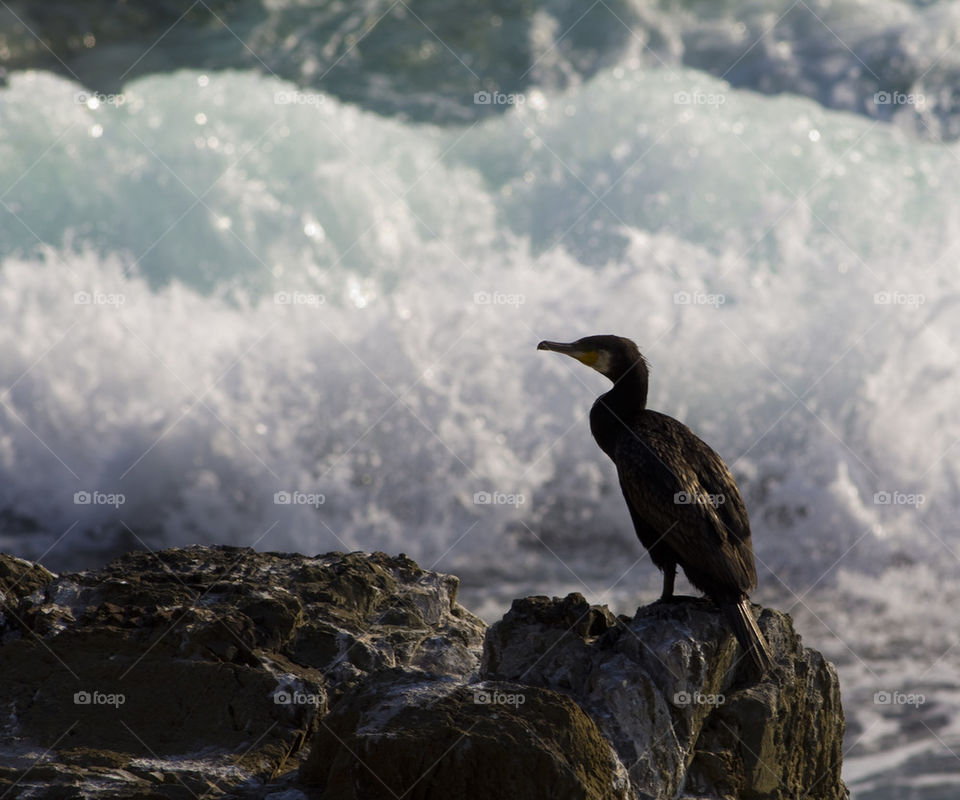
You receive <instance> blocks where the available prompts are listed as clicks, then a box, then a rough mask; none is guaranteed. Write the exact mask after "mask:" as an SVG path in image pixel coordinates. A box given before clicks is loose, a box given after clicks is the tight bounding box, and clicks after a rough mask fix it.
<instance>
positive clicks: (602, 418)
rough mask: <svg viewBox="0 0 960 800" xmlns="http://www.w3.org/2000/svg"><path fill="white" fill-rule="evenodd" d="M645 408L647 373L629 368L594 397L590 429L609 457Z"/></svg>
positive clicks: (611, 456)
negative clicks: (602, 392) (620, 437)
mask: <svg viewBox="0 0 960 800" xmlns="http://www.w3.org/2000/svg"><path fill="white" fill-rule="evenodd" d="M646 407H647V376H646V375H645V374H642V373H640V371H639V370H631V371H630V372H628V373H627V374H626V375H624V376H623V377H622V378H621V379H620V380H618V381H617V382H616V383H615V384H614V385H613V388H612V389H611V390H610V391H609V392H607V393H606V394H602V395H600V396H599V397H598V398H597V400H596V402H595V403H594V404H593V408H592V409H590V431H591V432H592V433H593V438H594V439H596V440H597V444H599V445H600V449H601V450H603V452H605V453H606V454H607V455H608V456H610V458H613V452H614V449H615V447H616V442H617V439H618V438H619V436H620V435H621V434H623V433H625V432H626V431H627V430H628V429H629V426H630V423H631V422H632V421H633V420H634V419H635V418H636V416H637V415H638V414H640V413H642V412H643V410H644V409H645V408H646Z"/></svg>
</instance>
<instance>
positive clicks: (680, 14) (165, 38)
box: [0, 2, 960, 800]
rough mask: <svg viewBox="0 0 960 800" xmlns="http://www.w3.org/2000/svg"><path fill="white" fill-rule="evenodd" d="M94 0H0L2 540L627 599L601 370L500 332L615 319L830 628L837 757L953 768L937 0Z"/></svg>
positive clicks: (916, 789)
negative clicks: (385, 569) (210, 554)
mask: <svg viewBox="0 0 960 800" xmlns="http://www.w3.org/2000/svg"><path fill="white" fill-rule="evenodd" d="M95 5H96V4H91V5H90V8H89V10H88V11H85V12H83V13H80V12H78V13H80V17H79V20H80V21H79V26H80V29H82V30H84V31H88V32H86V33H84V34H82V35H79V34H77V33H76V30H74V28H75V27H76V20H75V21H74V28H70V29H69V30H67V29H64V30H57V28H56V23H53V22H51V21H50V20H49V19H46V18H37V14H36V12H31V10H30V8H29V7H28V6H24V7H23V8H21V7H20V6H18V5H16V4H11V5H9V6H7V7H5V10H4V14H3V16H2V17H0V21H2V23H3V26H2V29H0V30H2V32H0V59H2V60H3V63H5V64H6V69H7V72H6V80H5V84H4V85H3V86H2V87H0V474H2V478H3V479H2V480H0V549H3V550H5V551H10V552H14V553H16V554H18V555H21V556H24V557H27V558H32V559H39V560H41V561H42V562H43V563H45V564H47V565H48V566H49V567H50V568H52V569H55V570H67V569H78V568H83V567H88V566H95V565H97V564H100V563H103V562H104V561H105V560H106V559H108V558H110V557H111V556H113V555H115V554H116V553H119V552H122V551H125V550H128V549H131V548H150V549H159V548H162V547H167V546H172V545H184V544H190V543H195V542H204V543H208V542H209V543H212V542H217V543H230V544H238V545H250V546H254V547H256V548H258V549H262V550H290V551H299V552H305V553H320V552H325V551H328V550H354V549H362V550H376V549H380V550H385V551H388V552H392V553H396V552H405V553H407V554H408V555H410V556H411V557H413V558H415V559H417V560H418V562H419V563H420V564H421V565H423V566H425V567H431V568H435V569H440V570H444V571H449V572H454V573H456V574H458V575H460V576H461V579H462V588H461V599H462V601H463V602H464V603H465V604H466V605H467V606H468V607H470V608H472V609H473V610H475V611H477V612H478V613H481V615H483V616H484V617H486V618H487V619H489V620H493V619H496V618H498V617H499V615H500V614H502V613H503V611H504V609H505V608H506V607H507V606H508V604H509V601H510V599H511V598H513V597H516V596H521V595H524V594H531V593H533V594H552V595H562V594H564V593H566V592H569V591H580V592H582V593H583V594H584V595H586V596H587V597H588V598H589V599H590V600H591V601H592V602H606V603H608V604H609V605H610V606H611V608H613V609H614V610H615V611H617V612H622V613H631V612H632V611H633V609H634V608H635V607H636V606H637V605H638V604H640V603H642V602H648V601H649V600H651V599H653V598H654V597H655V596H656V594H657V593H658V591H659V574H658V573H657V572H656V570H655V569H654V568H653V567H652V566H651V564H650V563H649V560H648V559H647V558H646V557H645V555H644V553H643V550H642V547H641V546H640V545H639V543H638V542H637V541H636V538H635V536H634V535H633V532H632V529H631V526H630V521H629V518H628V515H627V513H626V509H625V506H624V504H623V501H622V498H621V497H620V493H619V488H618V486H617V483H616V479H615V475H614V472H613V468H612V465H611V464H610V463H609V462H608V461H607V459H606V457H605V456H604V455H603V454H602V453H601V452H600V450H599V449H598V448H597V447H596V445H595V443H594V442H593V441H592V439H591V437H590V433H589V427H588V423H587V418H586V414H587V412H588V410H589V407H590V404H591V403H592V402H593V399H594V397H595V396H596V395H597V394H599V393H600V392H602V391H604V390H605V379H603V378H602V377H600V376H599V375H597V374H595V373H593V372H591V371H589V370H586V369H584V368H583V367H582V366H580V365H578V364H576V363H575V362H573V361H571V360H569V359H561V358H560V357H558V356H556V355H553V354H549V353H542V352H539V353H538V352H537V351H536V349H535V348H536V343H537V341H539V340H540V339H541V338H550V339H573V338H576V337H579V336H582V335H586V334H589V333H606V332H610V333H619V334H622V335H627V336H630V337H631V338H634V339H635V340H636V341H637V342H638V344H639V345H640V348H641V350H642V351H643V352H644V353H645V354H646V355H647V357H648V359H649V361H650V362H651V364H652V376H651V397H650V406H651V407H652V408H656V409H658V410H661V411H664V412H666V413H669V414H671V415H673V416H676V417H678V418H680V419H682V420H684V421H685V422H687V423H688V424H689V425H691V426H692V427H693V428H694V430H696V431H697V432H698V433H699V434H700V435H701V436H702V437H703V438H704V439H706V440H707V441H708V442H710V443H711V444H712V445H713V446H714V447H715V448H716V449H717V450H718V451H719V452H720V453H721V455H723V456H724V458H725V459H726V460H727V462H728V463H729V464H730V465H731V467H732V469H733V471H734V473H735V475H736V477H737V479H738V482H739V485H740V487H741V489H742V492H743V494H744V497H745V499H746V501H747V504H748V508H749V511H750V516H751V522H752V528H753V534H754V546H755V551H756V555H757V559H758V572H759V576H760V588H759V589H758V591H757V593H756V595H755V599H756V600H757V601H758V602H762V603H765V604H769V605H774V606H776V607H778V608H782V609H784V610H788V611H790V612H791V613H792V614H793V615H794V617H795V620H796V623H797V626H798V629H799V630H800V631H801V633H802V634H803V635H804V638H805V641H806V642H807V643H808V644H809V645H811V646H813V647H817V648H818V649H821V650H823V651H824V652H825V653H826V654H827V655H828V657H830V658H831V659H832V660H834V661H835V663H837V665H838V668H839V670H840V675H841V681H842V688H843V693H844V701H845V707H846V710H847V716H848V727H849V731H848V752H847V755H846V761H845V774H846V778H847V780H848V782H849V785H850V786H851V789H852V791H853V795H854V797H856V798H863V799H866V798H869V800H880V799H881V798H908V797H909V798H924V800H928V799H932V798H947V797H950V798H952V797H955V796H956V791H957V785H958V783H960V759H958V755H957V754H958V753H960V681H958V679H957V675H958V668H960V647H957V645H958V631H957V625H956V621H955V619H954V615H953V614H952V613H951V610H952V609H953V608H955V607H956V606H957V604H958V602H960V590H958V587H957V580H956V576H957V570H958V563H957V562H958V558H960V538H958V535H957V526H956V509H957V506H958V502H960V476H958V464H960V461H958V457H960V448H958V443H960V419H958V417H957V415H956V411H955V410H956V405H957V399H958V397H960V358H958V354H960V349H958V348H960V345H958V343H960V316H958V314H957V307H958V305H960V272H958V270H957V268H956V266H957V261H958V258H960V192H958V189H957V187H958V186H960V150H958V145H957V144H956V143H955V139H956V138H957V136H958V135H960V106H958V105H957V103H956V101H955V99H954V93H955V91H956V89H955V85H956V78H957V73H958V64H960V62H958V53H960V50H958V49H956V48H953V47H952V45H953V43H954V42H955V41H956V36H957V34H958V33H960V13H958V11H957V9H956V6H955V5H954V4H947V3H931V2H918V3H913V4H909V3H895V2H888V3H880V4H871V5H869V6H868V5H867V4H864V3H855V2H834V3H832V4H812V3H811V4H807V3H804V2H800V3H794V4H792V5H791V4H789V3H786V2H755V3H747V4H738V3H712V4H709V5H708V4H702V3H693V2H688V3H671V4H666V3H641V2H633V3H630V2H624V3H621V4H615V3H609V4H607V3H600V4H595V5H593V6H590V7H589V8H588V9H587V7H586V6H579V5H574V4H563V3H549V2H542V3H540V4H526V5H523V6H519V7H518V6H514V5H511V6H510V7H509V8H500V7H498V4H483V5H480V4H476V5H469V6H466V7H463V8H462V9H459V10H458V13H457V14H453V13H451V11H450V10H449V8H448V7H446V6H444V5H441V4H433V3H423V4H416V3H410V4H405V3H399V4H393V5H390V4H389V3H384V2H376V3H374V2H370V3H366V4H359V5H351V6H343V7H341V6H339V5H336V4H327V5H324V6H323V7H313V6H312V5H310V4H306V3H297V4H294V3H289V4H288V3H282V2H275V3H270V4H268V5H267V6H265V7H259V6H257V5H255V4H239V3H238V4H229V5H228V4H223V5H222V6H221V5H219V4H215V3H210V4H201V6H196V7H191V10H190V11H189V12H188V13H186V14H185V15H184V10H185V9H186V8H187V5H188V4H182V6H178V5H177V4H176V3H169V4H161V5H160V6H158V7H157V8H156V9H155V10H153V11H151V12H138V13H140V14H141V16H139V17H137V16H136V15H134V16H132V17H130V18H129V19H128V18H124V17H123V16H122V15H121V16H120V17H118V18H111V19H112V20H113V21H112V23H111V24H109V25H108V24H106V21H105V18H104V17H103V14H102V13H99V12H97V10H96V8H94V6H95ZM584 9H587V10H586V11H584ZM130 13H131V14H133V12H130ZM84 14H88V15H89V16H88V17H85V16H84ZM165 32H166V33H165ZM35 34H36V35H35ZM162 34H163V35H162ZM478 92H480V93H481V94H479V95H477V93H478ZM484 101H489V102H484ZM679 590H680V591H689V588H688V587H687V586H686V583H685V581H684V580H682V579H681V581H680V586H679Z"/></svg>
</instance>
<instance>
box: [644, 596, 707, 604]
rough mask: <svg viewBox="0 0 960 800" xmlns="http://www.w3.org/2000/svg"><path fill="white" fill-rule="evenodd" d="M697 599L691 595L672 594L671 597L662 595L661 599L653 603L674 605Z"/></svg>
mask: <svg viewBox="0 0 960 800" xmlns="http://www.w3.org/2000/svg"><path fill="white" fill-rule="evenodd" d="M696 599H697V598H695V597H693V596H692V595H689V594H671V595H660V597H659V598H657V599H656V600H654V601H653V604H654V605H661V604H663V605H674V604H676V603H686V602H689V601H690V600H696Z"/></svg>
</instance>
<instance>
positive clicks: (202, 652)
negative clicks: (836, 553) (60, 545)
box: [0, 547, 846, 800]
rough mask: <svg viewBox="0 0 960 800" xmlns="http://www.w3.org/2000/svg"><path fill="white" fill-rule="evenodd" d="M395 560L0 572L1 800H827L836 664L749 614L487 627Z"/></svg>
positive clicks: (836, 760) (244, 559)
mask: <svg viewBox="0 0 960 800" xmlns="http://www.w3.org/2000/svg"><path fill="white" fill-rule="evenodd" d="M457 585H458V582H457V579H456V578H454V577H452V576H447V575H441V574H438V573H434V572H429V571H426V570H422V569H420V568H419V567H418V566H417V565H416V564H415V563H413V562H412V561H410V560H409V559H407V558H406V557H404V556H402V555H401V556H397V557H390V556H387V555H385V554H383V553H373V554H365V553H351V554H342V553H330V554H327V555H323V556H317V557H314V558H308V557H305V556H300V555H293V554H277V553H256V552H254V551H252V550H249V549H242V548H230V547H216V548H204V547H191V548H185V549H175V550H167V551H163V552H161V553H156V554H152V553H131V554H129V555H127V556H124V557H123V558H121V559H118V560H117V561H114V562H113V563H112V564H110V565H109V566H107V567H106V568H104V569H102V570H99V571H95V572H83V573H77V574H65V575H60V576H57V575H53V574H52V573H50V572H48V571H47V570H45V569H43V568H42V567H40V566H38V565H34V564H30V563H29V562H26V561H23V560H21V559H16V558H12V557H9V556H0V675H2V676H3V681H2V682H0V731H2V735H0V795H2V794H3V793H4V792H7V795H6V796H8V797H24V798H46V797H50V798H54V797H56V798H73V797H76V798H80V797H84V798H126V797H130V798H180V797H184V798H188V797H195V796H199V795H204V796H206V797H208V798H213V797H235V798H251V799H252V798H265V797H270V796H273V797H275V798H280V797H283V798H284V800H312V798H317V800H320V799H321V798H322V799H324V800H325V799H326V798H338V799H339V798H345V799H349V798H374V799H375V798H380V797H383V798H396V797H404V798H424V799H426V798H439V797H443V798H447V797H466V798H471V797H476V798H501V797H502V798H541V797H542V798H555V797H564V798H584V799H585V800H586V799H587V798H591V799H592V798H598V799H599V798H674V797H688V796H689V797H725V798H726V797H736V798H741V799H742V800H746V799H747V798H751V799H753V800H757V799H759V798H764V799H765V800H781V799H783V800H785V799H786V798H793V797H798V796H804V797H808V798H811V800H818V799H822V800H840V799H841V798H845V797H846V790H845V788H844V786H843V783H842V782H841V780H840V758H841V751H840V743H841V738H842V734H843V715H842V710H841V707H840V697H839V690H838V684H837V678H836V674H835V672H834V670H833V667H832V666H831V665H829V664H828V663H827V662H825V661H824V660H823V658H822V657H821V656H820V655H819V654H818V653H815V652H813V651H811V650H808V649H804V648H803V647H802V645H801V643H800V640H799V637H798V636H797V635H796V633H795V632H794V631H793V628H792V624H791V622H790V619H789V618H788V617H787V616H785V615H783V614H779V613H777V612H774V611H770V610H766V609H765V610H762V611H761V613H760V616H759V624H760V627H761V628H762V629H763V632H764V634H765V635H766V637H767V639H768V641H769V642H770V645H771V649H772V650H773V652H774V653H775V655H776V660H777V667H776V669H775V670H774V671H773V673H772V674H770V675H768V676H767V677H766V678H765V679H764V680H763V681H760V682H757V681H756V680H754V679H752V678H751V677H750V671H749V666H748V665H747V664H746V662H743V663H741V661H740V658H741V655H742V654H741V653H740V651H739V650H738V646H737V644H736V641H735V639H734V638H733V637H732V636H731V635H730V634H729V632H728V631H727V630H726V629H725V627H724V625H723V622H722V619H721V617H720V615H719V614H717V612H716V610H715V609H714V608H713V607H712V606H711V605H710V604H709V603H708V602H706V601H701V600H693V599H689V600H685V601H682V602H677V603H673V604H665V605H660V604H657V605H653V606H648V607H644V608H641V609H639V610H638V612H637V614H636V615H635V616H634V617H633V618H628V617H623V616H621V617H615V616H614V615H613V614H611V613H610V612H609V611H608V610H607V609H606V608H605V607H602V606H590V605H589V604H588V603H587V601H586V600H584V598H583V597H581V596H580V595H576V594H573V595H570V596H568V597H566V598H564V599H557V598H554V599H549V598H546V597H530V598H526V599H523V600H517V601H515V602H514V604H513V607H512V608H511V610H510V611H509V612H508V613H507V614H506V616H505V617H504V618H503V619H502V620H501V621H500V622H498V623H496V624H495V625H493V626H492V627H490V628H489V629H486V626H485V625H484V624H483V623H482V622H481V621H480V620H479V619H477V618H476V617H474V616H473V615H472V614H470V613H469V612H467V611H466V610H464V609H463V608H462V607H460V606H459V605H458V604H457V602H456V592H457Z"/></svg>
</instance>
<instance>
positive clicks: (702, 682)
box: [481, 594, 847, 800]
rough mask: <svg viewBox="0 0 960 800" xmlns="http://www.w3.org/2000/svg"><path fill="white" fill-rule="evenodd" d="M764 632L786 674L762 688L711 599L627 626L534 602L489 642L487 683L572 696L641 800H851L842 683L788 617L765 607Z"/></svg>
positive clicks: (581, 607)
mask: <svg viewBox="0 0 960 800" xmlns="http://www.w3.org/2000/svg"><path fill="white" fill-rule="evenodd" d="M759 624H760V627H761V629H762V630H763V632H764V635H765V636H766V637H767V640H768V641H769V642H770V645H771V648H772V650H773V652H774V653H775V655H776V661H777V666H776V668H775V670H774V671H773V673H772V674H770V675H768V676H767V677H766V679H765V680H763V681H761V682H759V683H757V682H753V681H751V679H750V677H749V676H750V666H749V664H748V663H747V662H746V661H745V660H744V659H743V654H742V651H740V650H739V649H738V646H737V643H736V640H735V639H734V637H733V636H732V634H731V633H730V632H729V630H728V629H727V627H726V625H725V624H724V622H723V619H722V617H721V615H720V614H719V613H718V612H717V609H716V608H715V607H714V606H713V605H712V604H711V603H709V602H707V601H705V600H690V601H686V602H683V603H675V604H655V605H651V606H646V607H643V608H640V609H638V611H637V614H636V616H635V617H634V618H633V619H632V620H630V619H626V618H619V619H618V618H615V617H613V615H612V614H610V613H609V612H608V611H607V610H606V608H603V607H597V606H589V605H588V604H587V602H586V601H585V600H584V599H583V597H581V596H580V595H579V594H572V595H569V596H568V597H566V598H564V599H562V600H560V599H557V598H554V599H553V600H548V599H547V598H545V597H529V598H526V599H523V600H515V601H514V603H513V607H512V608H511V609H510V611H509V612H508V613H507V614H506V616H505V617H504V618H503V620H501V621H500V622H498V623H496V624H495V625H493V626H492V627H491V628H490V629H489V630H488V632H487V640H486V644H485V648H484V658H483V666H482V669H481V676H482V677H486V678H488V679H491V680H506V681H515V682H518V683H524V684H529V685H533V686H542V687H545V688H549V689H554V690H556V691H560V692H564V693H566V694H569V695H570V696H571V697H573V698H574V699H575V700H576V701H577V702H578V703H579V704H580V705H581V706H582V707H583V708H584V710H585V711H587V713H589V714H590V715H591V716H592V717H593V719H594V720H595V721H596V722H597V725H598V726H599V727H600V730H601V731H602V732H603V733H604V735H605V736H606V737H607V738H608V739H609V740H610V742H611V743H612V744H613V745H614V747H615V748H616V750H617V752H618V754H619V756H620V758H621V760H622V761H623V763H624V764H626V765H628V767H629V773H630V780H631V784H632V787H633V789H634V791H635V792H636V795H637V797H643V798H666V797H674V796H676V795H677V793H678V792H680V791H686V792H689V793H691V794H697V795H708V796H723V797H728V796H731V797H738V798H757V799H759V798H764V799H765V800H781V798H782V799H783V800H786V798H794V797H798V796H801V795H802V796H804V797H807V798H810V799H811V800H815V799H816V798H822V799H823V800H840V798H845V797H847V790H846V788H845V787H844V785H843V782H842V781H841V779H840V766H841V760H842V749H841V747H842V740H843V730H844V726H843V710H842V708H841V705H840V689H839V683H838V679H837V675H836V671H835V670H834V668H833V666H832V665H831V664H829V663H828V662H826V661H825V660H824V659H823V657H822V656H821V655H820V654H819V653H817V652H815V651H812V650H809V649H807V648H804V647H803V646H802V644H801V642H800V637H799V636H798V635H797V634H796V632H795V631H794V630H793V625H792V623H791V621H790V618H789V617H788V616H786V615H785V614H780V613H778V612H775V611H771V610H769V609H765V610H763V611H762V613H761V614H760V618H759Z"/></svg>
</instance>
